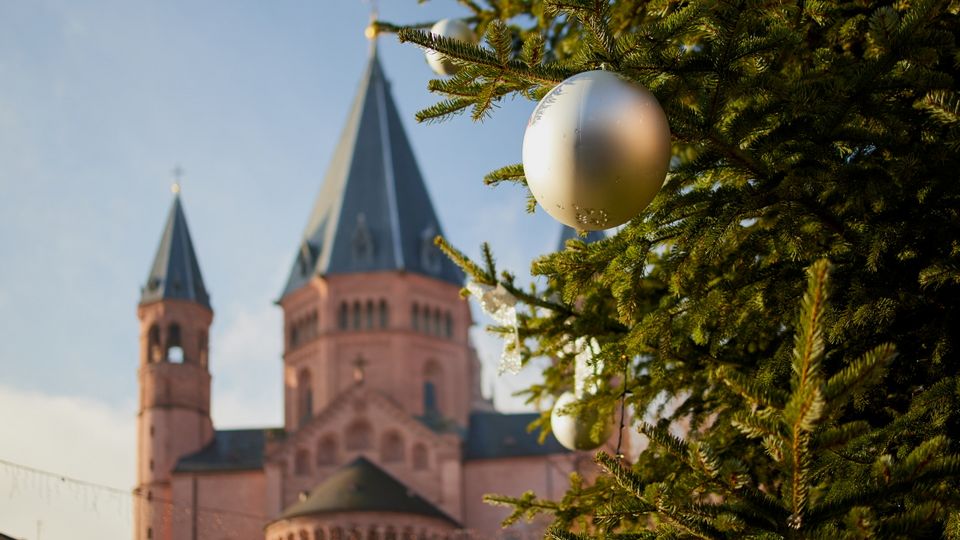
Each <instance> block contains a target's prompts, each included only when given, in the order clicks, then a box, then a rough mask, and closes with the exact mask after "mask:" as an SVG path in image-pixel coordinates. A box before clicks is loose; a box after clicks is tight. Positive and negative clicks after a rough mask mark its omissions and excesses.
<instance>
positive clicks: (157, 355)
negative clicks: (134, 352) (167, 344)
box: [147, 324, 163, 362]
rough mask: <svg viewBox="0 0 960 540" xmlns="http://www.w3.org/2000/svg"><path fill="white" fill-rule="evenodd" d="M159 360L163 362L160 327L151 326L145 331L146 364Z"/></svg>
mask: <svg viewBox="0 0 960 540" xmlns="http://www.w3.org/2000/svg"><path fill="white" fill-rule="evenodd" d="M161 360H163V350H162V349H161V348H160V327H159V326H157V325H156V324H152V325H150V330H148V331H147V362H160V361H161Z"/></svg>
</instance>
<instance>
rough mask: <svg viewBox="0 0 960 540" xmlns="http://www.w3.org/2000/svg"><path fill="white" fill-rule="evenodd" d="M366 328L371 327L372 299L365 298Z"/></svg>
mask: <svg viewBox="0 0 960 540" xmlns="http://www.w3.org/2000/svg"><path fill="white" fill-rule="evenodd" d="M366 322H367V330H370V329H372V328H373V300H367V321H366Z"/></svg>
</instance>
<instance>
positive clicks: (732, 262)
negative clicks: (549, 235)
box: [381, 0, 960, 540]
mask: <svg viewBox="0 0 960 540" xmlns="http://www.w3.org/2000/svg"><path fill="white" fill-rule="evenodd" d="M460 4H462V5H463V6H465V7H466V8H467V9H468V10H469V11H470V13H469V21H470V22H471V24H473V26H474V27H475V28H476V30H477V31H478V33H479V34H483V35H485V38H486V39H485V42H484V43H482V44H480V45H478V46H473V45H466V44H463V43H460V42H455V41H451V40H447V39H438V38H435V37H433V36H431V35H430V34H429V33H427V32H425V31H423V30H422V29H420V28H422V27H420V28H417V27H395V26H391V25H389V24H386V23H381V28H383V29H385V30H388V31H389V30H394V31H397V32H398V35H399V38H400V39H401V40H403V41H409V42H412V43H415V44H418V45H421V46H424V47H429V48H432V49H435V50H438V51H441V52H443V53H444V54H446V55H448V56H449V57H451V58H453V59H455V60H456V61H457V62H458V63H460V64H461V65H462V69H461V70H460V72H459V73H458V74H457V75H456V76H454V77H451V78H449V79H446V80H436V81H431V82H430V84H429V89H430V90H431V91H433V92H436V93H437V94H439V96H440V97H441V100H440V101H439V102H438V103H437V104H435V105H434V106H432V107H429V108H427V109H425V110H423V111H421V112H420V113H419V114H418V116H417V118H418V119H419V120H421V121H434V120H442V119H444V118H447V117H449V116H451V115H455V114H460V113H463V112H467V111H469V113H470V114H471V116H472V117H473V118H475V119H482V118H484V117H486V116H488V115H489V114H491V113H492V112H493V111H494V109H495V108H496V105H497V103H498V101H499V100H501V99H502V98H504V97H506V96H510V95H521V96H524V97H527V98H529V99H533V100H536V99H539V98H540V97H542V96H543V95H544V94H545V93H546V92H548V91H549V90H550V89H551V88H552V87H553V86H554V85H555V84H557V83H558V82H560V81H562V80H563V79H565V78H566V77H568V76H570V75H573V74H575V73H578V72H581V71H585V70H590V69H598V68H600V67H605V68H606V69H610V70H613V71H616V72H617V73H619V74H621V75H622V76H624V77H626V78H628V79H631V80H634V81H636V82H637V83H639V84H642V85H644V86H645V87H647V88H649V89H650V90H651V91H652V92H653V93H654V94H655V95H656V96H657V98H658V99H659V100H660V103H661V104H662V105H663V107H664V109H665V111H666V113H667V117H668V119H669V122H670V127H671V131H672V134H673V142H674V155H675V160H674V163H675V165H674V166H673V168H672V169H671V172H670V174H669V176H668V179H667V182H666V184H665V185H664V187H663V189H662V191H661V193H660V194H659V195H658V196H657V198H656V199H655V200H654V202H653V203H652V204H651V206H650V207H649V208H648V209H647V210H646V211H644V212H643V213H642V214H641V215H640V216H637V218H635V219H634V220H633V221H632V222H631V223H630V224H629V225H628V226H626V227H625V228H624V229H622V230H621V231H619V232H618V233H617V234H616V235H613V236H611V237H610V238H609V239H607V240H604V241H601V242H595V243H592V244H589V245H588V244H585V243H583V242H582V241H579V240H572V241H570V242H568V245H567V249H565V250H564V251H562V252H558V253H554V254H551V255H547V256H545V257H542V258H540V259H538V260H536V261H534V262H533V265H532V271H533V273H534V274H536V275H540V276H544V277H545V278H546V282H547V283H548V285H547V287H546V288H545V289H542V290H539V289H535V288H534V289H521V288H519V287H518V286H517V284H516V283H515V282H514V278H513V276H512V275H511V274H509V273H498V272H497V270H496V267H495V265H494V260H493V256H492V255H491V254H490V251H489V249H488V248H486V247H485V249H484V259H485V260H484V261H483V263H482V264H477V263H474V262H472V261H469V260H467V259H466V258H465V257H464V256H463V255H462V254H461V253H460V252H458V251H457V250H456V249H454V248H453V247H452V246H449V245H447V244H446V243H444V242H442V241H441V242H440V244H441V246H442V247H443V248H444V249H445V251H446V252H447V253H448V254H449V255H450V256H451V257H452V258H453V259H454V260H456V261H457V262H458V263H459V264H460V265H461V266H462V267H463V268H464V270H465V271H466V272H467V273H468V274H469V275H470V276H471V277H472V278H473V279H475V280H477V281H479V282H482V283H486V284H490V285H493V284H496V283H498V282H499V283H502V284H503V286H504V287H506V288H507V289H508V290H509V291H511V292H512V293H513V294H515V295H516V296H517V297H518V299H520V300H521V302H522V303H523V304H524V305H525V306H526V308H525V309H524V310H523V312H522V313H521V316H520V332H521V336H522V337H523V338H524V350H523V351H522V354H523V357H524V359H525V360H529V359H531V358H534V357H543V356H547V357H553V358H556V359H557V361H556V362H554V363H553V364H552V365H551V367H549V368H547V369H546V370H545V372H544V381H543V382H542V383H541V384H537V385H534V386H533V387H531V388H529V389H527V390H526V394H527V396H528V397H529V399H530V401H531V402H533V403H537V404H540V403H549V401H550V399H551V398H552V396H556V395H558V394H559V393H560V392H561V391H563V390H567V389H569V388H570V386H571V384H572V377H573V375H572V373H573V358H572V355H571V354H569V353H568V352H565V349H564V348H565V345H567V344H568V343H569V342H570V341H571V340H573V339H575V338H577V337H593V338H596V339H597V340H598V341H599V343H600V344H601V346H602V352H601V354H600V357H601V358H602V359H603V360H604V362H603V366H604V368H603V369H604V373H602V374H601V376H600V378H601V380H603V381H607V382H608V384H606V385H604V387H603V389H602V390H601V392H599V393H598V394H597V395H596V396H595V397H594V398H591V402H590V404H589V406H591V407H600V408H601V410H604V411H607V410H609V411H610V412H611V414H613V411H614V410H615V409H616V408H617V407H618V404H619V400H620V398H621V397H622V396H625V399H626V401H627V404H628V405H629V407H630V408H631V410H633V411H635V414H634V415H633V419H632V420H633V422H634V426H633V427H636V428H639V429H640V430H641V431H642V433H643V434H644V435H645V436H646V437H647V438H648V439H649V441H650V446H649V448H648V449H646V450H645V451H644V452H642V453H640V454H639V455H638V456H636V458H635V459H621V458H620V457H618V456H610V455H608V454H605V453H603V452H599V453H598V454H597V457H596V460H597V463H598V464H599V465H600V467H601V468H602V470H603V471H605V474H602V475H600V476H599V477H598V478H596V479H595V480H591V481H589V482H588V481H586V480H584V479H582V478H579V477H574V478H573V479H572V482H571V486H570V489H569V491H568V493H567V495H566V496H565V497H564V498H563V500H560V501H546V500H542V499H540V498H538V497H537V496H536V495H535V494H533V493H529V494H526V495H524V496H523V497H519V498H510V497H500V496H491V497H489V500H490V501H491V502H494V503H500V504H506V505H509V506H511V507H512V508H513V510H514V511H513V513H512V515H511V517H510V518H509V519H508V522H512V521H515V520H517V519H523V518H526V517H530V516H532V515H534V514H536V513H539V512H547V513H551V514H552V515H553V516H554V518H555V523H554V526H553V528H552V529H551V532H550V535H551V536H552V537H553V538H556V539H557V540H575V539H580V538H591V537H604V538H617V539H621V538H622V539H624V540H627V539H641V538H823V537H831V538H922V537H948V538H960V483H958V479H960V457H958V456H960V377H958V367H957V364H958V360H960V351H958V345H960V344H958V342H957V340H958V333H960V332H958V329H960V311H958V310H960V234H958V233H960V215H958V214H960V181H958V174H960V156H958V152H960V94H958V92H957V78H958V69H960V49H958V47H957V43H956V41H957V37H958V35H960V17H958V12H960V2H957V1H955V0H954V1H945V0H944V1H935V0H900V1H896V2H867V1H862V0H851V1H828V0H824V1H811V0H808V1H805V2H769V1H737V0H731V1H727V2H713V1H698V0H687V1H672V0H651V1H649V2H645V1H638V0H624V1H617V2H607V1H600V0H545V1H544V0H485V1H480V0H461V1H460ZM486 181H487V182H488V183H490V184H499V183H503V182H514V183H518V184H520V185H524V178H523V169H522V166H521V165H508V166H506V167H504V168H502V169H499V170H497V171H494V172H492V173H490V175H489V176H488V177H487V179H486ZM827 260H829V261H830V262H829V263H827V262H826V261H827ZM804 283H806V286H804ZM828 293H829V294H828ZM828 296H829V301H828V300H827V298H828ZM798 305H799V306H800V309H799V315H797V306H798ZM501 330H504V331H507V330H509V329H501ZM894 351H896V354H895V353H894ZM624 374H625V375H626V376H622V375H624ZM666 403H669V404H670V407H666V406H664V405H665V404H666ZM547 418H548V413H544V416H543V417H542V418H541V421H540V422H539V423H538V426H539V427H543V428H544V429H548V428H549V422H548V421H546V420H547ZM680 423H682V424H683V425H685V426H688V427H687V429H685V430H683V432H682V437H677V436H676V434H677V429H676V428H677V426H678V425H679V424H680ZM631 458H633V456H631Z"/></svg>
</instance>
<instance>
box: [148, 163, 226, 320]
mask: <svg viewBox="0 0 960 540" xmlns="http://www.w3.org/2000/svg"><path fill="white" fill-rule="evenodd" d="M176 170H179V174H181V175H182V174H183V170H182V169H179V167H178V168H177V169H175V171H176ZM173 193H174V195H173V203H172V204H171V206H170V212H169V213H168V214H167V223H166V225H164V227H163V235H162V236H161V237H160V245H159V246H158V247H157V252H156V255H155V256H154V258H153V265H152V266H151V267H150V274H149V275H148V276H147V283H146V284H145V285H144V287H143V291H142V294H141V295H140V304H141V305H143V304H149V303H151V302H157V301H160V300H168V299H177V300H189V301H192V302H196V303H197V304H200V305H201V306H203V307H205V308H207V309H209V308H210V296H209V295H208V293H207V288H206V287H205V286H204V284H203V276H202V275H201V273H200V264H199V263H198V262H197V254H196V252H195V251H194V249H193V240H192V239H191V238H190V229H189V227H187V217H186V214H185V213H184V211H183V203H182V202H181V197H180V184H179V181H178V182H177V183H174V184H173Z"/></svg>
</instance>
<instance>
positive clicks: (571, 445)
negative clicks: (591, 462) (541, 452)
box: [550, 392, 613, 450]
mask: <svg viewBox="0 0 960 540" xmlns="http://www.w3.org/2000/svg"><path fill="white" fill-rule="evenodd" d="M576 402H577V397H576V396H575V395H574V394H573V392H564V393H563V394H560V397H559V398H557V402H556V403H554V404H553V412H552V413H551V414H550V428H551V429H553V435H554V436H555V437H556V438H557V440H558V441H560V444H562V445H563V447H564V448H567V449H569V450H595V449H597V448H600V447H601V446H603V443H605V442H607V439H609V438H610V435H611V434H612V433H613V418H612V417H611V418H609V419H608V420H607V421H606V422H605V424H604V427H603V431H602V432H601V433H600V438H599V439H595V438H594V437H593V436H592V435H591V432H592V431H593V426H594V425H595V424H596V423H597V422H598V421H599V420H600V417H599V411H597V410H596V409H590V410H585V411H581V413H580V415H579V416H573V415H570V414H565V413H562V412H561V411H562V410H563V409H565V408H566V407H567V406H569V405H571V404H573V403H576Z"/></svg>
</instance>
